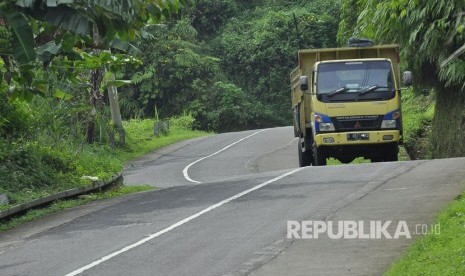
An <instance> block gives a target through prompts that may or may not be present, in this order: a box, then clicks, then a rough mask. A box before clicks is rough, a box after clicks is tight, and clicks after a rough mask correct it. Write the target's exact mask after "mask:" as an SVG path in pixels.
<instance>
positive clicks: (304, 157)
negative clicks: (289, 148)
mask: <svg viewBox="0 0 465 276" xmlns="http://www.w3.org/2000/svg"><path fill="white" fill-rule="evenodd" d="M297 143H298V149H297V150H298V154H299V166H300V167H306V166H310V165H311V164H312V162H311V158H310V156H309V155H310V154H308V153H309V152H308V151H305V152H302V142H301V141H300V139H299V141H298V142H297Z"/></svg>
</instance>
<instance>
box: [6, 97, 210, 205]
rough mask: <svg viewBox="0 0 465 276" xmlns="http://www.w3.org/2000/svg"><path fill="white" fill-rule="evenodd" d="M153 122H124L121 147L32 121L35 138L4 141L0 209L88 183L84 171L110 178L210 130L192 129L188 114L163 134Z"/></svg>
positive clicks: (171, 121) (138, 120) (174, 121)
mask: <svg viewBox="0 0 465 276" xmlns="http://www.w3.org/2000/svg"><path fill="white" fill-rule="evenodd" d="M29 107H30V106H29ZM55 119H56V118H55ZM25 122H27V121H23V123H25ZM154 122H155V121H154V120H151V119H137V120H136V119H134V120H129V121H125V122H124V126H125V129H126V144H125V145H124V146H120V147H117V148H111V147H110V146H109V145H107V144H106V143H105V142H104V141H102V143H94V144H93V145H87V144H83V143H79V140H77V141H76V140H75V141H73V140H70V139H62V138H63V137H61V136H58V137H53V135H52V136H51V135H50V133H49V131H50V128H47V127H45V125H44V126H42V127H43V128H41V129H37V128H36V127H35V125H34V124H32V125H26V126H27V127H29V128H32V129H34V132H32V133H30V135H31V137H27V138H25V137H11V138H10V139H9V140H8V143H6V142H2V143H1V144H0V160H1V162H0V175H1V176H2V177H1V178H0V194H5V195H7V196H8V198H9V204H5V205H1V206H0V210H2V209H7V208H9V207H11V206H12V205H16V204H20V203H24V202H27V201H31V200H33V199H37V198H40V197H44V196H47V195H50V194H53V193H57V192H60V191H63V190H67V189H72V188H77V187H82V186H86V185H89V184H90V183H91V180H89V179H88V178H86V176H91V177H96V178H98V179H99V181H104V180H107V179H109V178H110V177H111V176H113V175H115V174H116V173H119V172H121V171H122V169H123V167H124V164H125V163H126V162H127V161H129V160H131V159H133V158H136V157H138V156H141V155H144V154H146V153H148V152H150V151H153V150H156V149H158V148H161V147H163V146H166V145H169V144H173V143H176V142H178V141H181V140H186V139H190V138H195V137H200V136H204V135H208V133H206V132H203V131H196V130H192V125H193V122H194V119H193V118H192V116H190V115H184V116H181V117H174V118H172V119H171V120H170V129H169V131H168V132H166V133H165V134H160V135H159V136H154ZM55 127H56V126H55ZM62 128H63V129H64V130H67V129H68V128H67V127H63V126H62ZM52 133H53V132H52ZM83 176H84V178H83ZM141 184H144V183H141Z"/></svg>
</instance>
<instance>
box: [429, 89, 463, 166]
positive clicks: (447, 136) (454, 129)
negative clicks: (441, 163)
mask: <svg viewBox="0 0 465 276" xmlns="http://www.w3.org/2000/svg"><path fill="white" fill-rule="evenodd" d="M464 106H465V91H464V90H463V89H460V87H447V88H441V89H440V90H439V91H438V93H437V94H436V107H435V113H434V120H433V132H432V137H431V138H432V139H431V144H432V154H433V156H432V157H433V158H448V157H459V156H465V109H464Z"/></svg>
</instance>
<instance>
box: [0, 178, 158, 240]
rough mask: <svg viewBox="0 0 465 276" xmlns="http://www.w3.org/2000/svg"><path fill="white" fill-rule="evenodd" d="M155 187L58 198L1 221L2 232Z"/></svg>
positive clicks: (130, 187)
mask: <svg viewBox="0 0 465 276" xmlns="http://www.w3.org/2000/svg"><path fill="white" fill-rule="evenodd" d="M153 189H154V187H150V186H121V187H117V188H114V189H111V190H109V191H105V192H100V193H92V194H88V195H82V196H79V197H78V198H76V199H68V200H57V201H55V202H53V203H52V204H51V205H49V206H48V207H46V208H40V209H32V210H29V211H27V212H26V214H24V215H22V216H18V217H15V218H13V219H11V220H9V221H7V222H4V223H0V232H2V231H6V230H8V229H12V228H15V227H17V226H19V225H21V224H23V223H26V222H29V221H32V220H35V219H37V218H40V217H42V216H45V215H48V214H52V213H55V212H58V211H61V210H65V209H69V208H73V207H77V206H81V205H84V204H87V203H89V202H92V201H96V200H103V199H108V198H112V197H117V196H122V195H126V194H132V193H137V192H144V191H151V190H153Z"/></svg>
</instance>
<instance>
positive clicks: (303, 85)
mask: <svg viewBox="0 0 465 276" xmlns="http://www.w3.org/2000/svg"><path fill="white" fill-rule="evenodd" d="M299 81H300V91H307V90H308V77H307V76H300V78H299Z"/></svg>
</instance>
